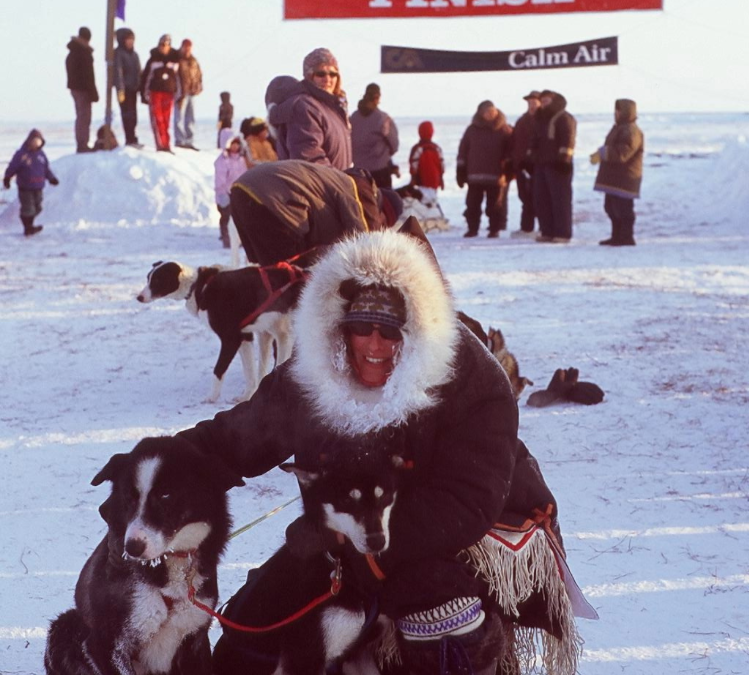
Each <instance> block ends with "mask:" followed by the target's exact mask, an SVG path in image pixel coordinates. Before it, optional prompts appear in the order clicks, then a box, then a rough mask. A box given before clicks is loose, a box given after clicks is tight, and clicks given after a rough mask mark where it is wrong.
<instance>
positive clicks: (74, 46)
mask: <svg viewBox="0 0 749 675" xmlns="http://www.w3.org/2000/svg"><path fill="white" fill-rule="evenodd" d="M90 41H91V31H90V30H89V29H88V28H86V26H81V28H79V29H78V35H77V36H73V37H71V38H70V42H68V56H67V58H66V59H65V69H66V70H67V73H68V89H70V94H71V95H72V96H73V102H74V103H75V143H76V152H90V151H91V148H90V147H89V145H88V141H89V137H90V135H91V105H92V104H93V103H96V102H97V101H98V100H99V92H98V91H97V90H96V81H95V79H94V56H93V52H94V49H93V47H91V45H90V44H89V42H90Z"/></svg>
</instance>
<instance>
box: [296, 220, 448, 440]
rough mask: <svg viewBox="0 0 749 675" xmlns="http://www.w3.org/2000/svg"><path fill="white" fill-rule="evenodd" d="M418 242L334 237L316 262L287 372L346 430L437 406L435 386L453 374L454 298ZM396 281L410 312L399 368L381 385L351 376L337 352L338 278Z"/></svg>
mask: <svg viewBox="0 0 749 675" xmlns="http://www.w3.org/2000/svg"><path fill="white" fill-rule="evenodd" d="M422 246H423V245H422V244H421V243H419V242H418V241H417V240H416V239H414V238H412V237H409V236H405V235H403V234H398V233H397V232H392V231H386V232H374V233H370V234H366V235H359V236H356V237H352V238H350V239H347V240H345V241H343V242H340V243H339V244H337V245H336V246H335V247H334V248H333V249H332V250H331V251H330V252H329V253H328V254H327V255H326V256H325V257H324V258H323V259H322V260H321V261H320V262H319V263H318V264H317V265H315V267H314V268H313V271H312V276H311V278H310V280H309V281H308V282H307V285H306V286H305V288H304V291H303V293H302V297H301V300H300V303H299V308H298V310H297V312H296V315H295V317H294V324H295V325H294V333H295V335H298V336H299V339H298V340H297V342H296V345H295V349H296V357H295V359H294V360H293V362H292V374H293V377H294V379H295V380H296V381H297V382H298V383H299V385H300V386H301V388H302V390H303V391H304V393H305V395H306V397H307V398H308V399H309V401H310V402H311V403H312V405H313V408H314V410H315V412H316V413H317V415H318V416H319V417H320V418H321V420H322V421H323V422H324V423H325V424H327V425H328V426H330V427H331V428H333V429H334V430H336V431H337V432H338V433H341V434H345V435H351V436H354V435H359V434H364V433H368V432H370V431H373V430H376V429H381V428H384V427H387V426H390V425H398V424H402V423H403V422H405V421H406V419H407V418H408V417H409V416H410V415H412V414H414V413H417V412H419V411H422V410H425V409H428V408H430V407H432V406H433V405H435V403H436V402H437V401H436V400H435V388H436V387H438V386H440V385H442V384H444V383H445V382H447V381H448V380H449V379H450V377H451V374H452V361H453V358H454V355H455V351H456V345H457V340H458V329H457V325H456V322H455V313H454V309H453V303H452V298H451V297H450V294H449V292H448V291H447V288H446V286H445V282H444V280H443V279H442V276H441V274H440V272H439V270H438V268H437V266H436V264H435V263H434V261H433V260H432V258H431V257H430V255H429V253H428V252H426V251H424V250H423V248H422ZM347 279H354V280H356V281H357V282H358V283H359V284H360V285H362V286H367V285H371V284H382V285H385V286H389V287H394V288H397V289H398V290H400V291H401V293H402V295H403V296H404V298H405V301H406V313H407V319H406V323H405V325H404V326H403V330H402V332H403V343H402V347H401V351H400V357H399V361H398V365H397V367H396V368H395V369H394V371H393V373H392V374H391V375H390V378H389V379H388V381H387V382H386V383H385V385H384V386H382V387H379V388H366V387H363V386H360V385H358V384H356V383H355V381H354V379H353V377H352V374H351V371H350V367H349V365H348V362H347V360H346V359H344V358H341V356H340V353H339V350H340V344H341V329H340V322H341V319H342V318H343V315H344V313H345V311H346V305H347V301H346V299H344V298H343V297H342V296H341V294H340V292H339V289H340V286H341V283H342V282H344V281H346V280H347Z"/></svg>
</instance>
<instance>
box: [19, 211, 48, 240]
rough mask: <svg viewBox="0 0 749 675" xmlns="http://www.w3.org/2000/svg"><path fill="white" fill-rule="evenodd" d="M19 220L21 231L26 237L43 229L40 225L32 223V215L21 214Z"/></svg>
mask: <svg viewBox="0 0 749 675" xmlns="http://www.w3.org/2000/svg"><path fill="white" fill-rule="evenodd" d="M21 222H22V223H23V233H24V235H25V236H27V237H33V236H34V235H35V234H39V232H41V231H42V230H43V229H44V228H43V227H42V226H41V225H34V216H21Z"/></svg>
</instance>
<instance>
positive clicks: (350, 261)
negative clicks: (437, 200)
mask: <svg viewBox="0 0 749 675" xmlns="http://www.w3.org/2000/svg"><path fill="white" fill-rule="evenodd" d="M352 279H353V280H355V281H356V282H357V283H358V284H359V285H361V286H366V285H369V284H373V283H385V284H387V285H388V286H390V287H394V288H397V289H399V290H400V292H401V293H402V294H403V297H404V298H405V302H406V311H407V320H406V323H405V325H404V326H403V329H402V332H403V336H404V337H403V341H402V343H401V350H400V356H399V361H398V364H397V366H396V367H395V369H394V371H393V373H392V374H391V375H390V377H389V379H388V381H387V382H386V383H385V385H384V386H383V387H381V388H376V389H372V388H366V387H363V386H361V385H359V384H357V381H356V380H355V378H354V377H353V376H352V373H351V370H350V366H349V363H348V359H347V358H346V356H345V349H346V347H345V342H344V339H343V335H342V332H341V328H340V321H341V318H342V317H343V315H344V314H345V311H346V307H347V301H346V300H345V298H344V297H343V296H342V294H341V290H340V289H341V284H343V283H344V282H347V281H349V280H352ZM295 322H296V324H295V328H296V334H297V335H300V336H302V337H301V339H299V340H297V342H296V344H295V347H294V355H293V356H292V358H291V360H290V361H287V362H286V363H285V364H283V365H282V366H280V367H279V368H277V369H276V370H275V371H274V372H273V373H271V374H270V375H268V376H267V377H266V378H265V379H264V380H263V381H262V383H261V385H260V388H259V389H258V391H257V393H256V394H255V395H254V396H253V397H252V399H250V401H248V402H246V403H241V404H239V405H238V406H236V407H235V408H233V409H232V410H229V411H226V412H222V413H219V414H218V415H216V417H215V418H214V419H213V420H210V421H206V422H201V423H200V424H198V425H197V426H196V427H194V428H192V429H189V430H187V431H184V432H182V433H181V435H182V436H184V437H186V438H187V439H188V440H190V441H191V442H192V443H194V444H195V445H197V446H198V447H199V448H201V449H202V450H203V451H205V452H210V453H215V454H217V455H219V456H221V457H222V458H223V459H224V460H225V461H226V462H227V463H228V464H229V465H230V466H231V467H233V468H234V469H235V470H237V471H239V472H240V473H241V474H242V475H244V476H257V475H260V474H262V473H265V472H266V471H268V470H270V469H271V468H273V467H275V466H276V465H278V463H279V462H282V461H284V460H286V459H287V458H289V457H290V456H292V455H293V456H295V458H296V461H298V462H300V463H302V464H304V465H306V466H310V465H311V466H314V465H315V464H316V463H317V462H319V449H318V448H319V447H320V446H321V443H322V442H323V441H324V439H325V438H330V437H340V436H346V437H353V438H357V437H363V436H368V435H373V434H379V433H383V432H387V431H388V430H390V432H391V433H398V434H401V433H402V434H405V447H406V453H407V457H406V459H408V460H411V461H412V462H413V468H412V469H411V470H410V471H407V472H406V476H405V478H404V484H403V485H402V486H401V488H400V489H399V492H398V498H397V502H396V505H395V507H394V509H393V512H392V515H391V518H390V531H391V539H390V546H389V548H388V549H387V550H386V551H385V552H384V553H383V554H381V555H379V556H378V557H377V562H378V564H379V566H380V567H381V569H382V571H383V572H384V573H385V575H386V579H385V582H384V584H383V585H382V586H381V588H380V599H381V608H382V610H383V611H384V612H385V613H387V614H388V615H390V616H392V617H395V618H397V617H400V616H403V615H405V614H407V613H409V612H413V611H419V610H424V609H427V608H430V607H434V606H436V605H439V604H441V603H443V602H446V601H448V600H450V599H452V598H455V597H458V596H475V595H480V596H482V597H484V598H486V597H487V592H486V591H487V589H486V588H485V586H484V582H483V581H482V580H481V579H478V578H477V577H476V574H475V570H473V568H471V567H470V566H469V565H468V564H467V563H466V562H465V561H464V560H462V559H460V558H459V557H457V555H458V553H459V552H460V551H461V550H463V549H465V548H466V547H468V546H471V545H472V544H475V543H476V542H477V541H479V540H480V539H481V538H482V537H483V536H484V535H485V533H486V532H487V531H488V530H489V529H490V527H491V526H492V525H493V524H494V523H495V522H497V521H498V520H499V519H500V517H501V516H502V514H503V513H505V512H508V511H517V512H521V513H526V514H527V513H529V512H530V511H531V510H532V509H533V508H534V507H538V508H541V509H544V508H545V507H546V505H548V504H550V503H551V504H553V497H551V493H550V492H549V490H548V488H547V487H546V485H545V483H544V481H543V478H542V477H541V474H540V472H539V471H538V467H537V465H536V463H535V460H533V458H532V457H531V456H530V454H529V453H528V451H527V450H526V448H525V446H524V445H523V444H522V443H520V442H519V441H518V438H517V428H518V411H517V405H516V403H515V398H514V396H513V394H512V390H511V387H510V384H509V381H508V380H507V377H506V375H505V374H504V371H502V369H501V367H500V366H499V364H498V362H497V361H496V359H494V357H493V356H492V355H491V354H490V353H489V352H488V350H487V349H486V348H485V347H484V346H483V345H482V344H481V343H480V342H479V341H478V340H477V339H476V338H475V337H474V336H473V334H472V333H470V332H469V331H468V330H467V329H465V328H464V327H463V326H462V325H461V324H459V322H458V321H457V319H456V315H455V311H454V308H453V305H452V300H451V298H450V296H449V295H448V293H447V290H446V288H445V285H444V282H443V280H442V277H441V275H440V272H439V270H438V268H437V266H436V264H435V263H434V261H433V259H431V258H430V257H429V255H428V254H427V253H426V252H425V251H424V249H423V248H422V247H421V245H420V244H419V243H418V242H417V241H415V240H414V239H412V238H410V237H408V236H406V235H403V234H398V233H396V232H393V231H386V232H376V233H372V234H368V235H364V236H360V237H356V238H352V239H348V240H346V241H343V242H341V243H339V244H337V245H336V246H335V247H334V248H333V249H332V250H331V251H330V252H329V254H328V255H326V256H325V257H324V258H323V259H322V260H321V262H319V263H318V264H317V265H316V266H315V267H314V268H313V272H312V277H311V279H310V281H308V283H307V285H306V286H305V289H304V291H303V293H302V297H301V300H300V303H299V308H298V312H297V314H296V317H295ZM554 515H555V514H554ZM346 564H347V562H346V561H345V562H344V577H345V576H346V575H347V574H351V570H349V569H348V568H346V567H345V566H346ZM351 564H352V566H353V565H355V563H354V562H353V561H351ZM364 568H365V569H364V570H361V569H358V570H357V572H356V574H359V575H370V574H371V572H369V571H368V568H367V567H366V565H364ZM347 570H348V571H347ZM349 578H351V577H350V576H349ZM372 581H373V579H372ZM487 602H489V601H487Z"/></svg>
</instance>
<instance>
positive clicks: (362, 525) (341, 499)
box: [213, 441, 406, 675]
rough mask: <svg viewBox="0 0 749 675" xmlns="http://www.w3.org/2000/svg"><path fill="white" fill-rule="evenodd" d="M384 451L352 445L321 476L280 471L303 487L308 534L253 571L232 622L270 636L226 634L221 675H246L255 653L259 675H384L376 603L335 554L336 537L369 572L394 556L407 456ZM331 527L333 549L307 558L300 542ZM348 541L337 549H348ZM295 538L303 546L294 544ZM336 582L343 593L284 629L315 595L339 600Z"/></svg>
mask: <svg viewBox="0 0 749 675" xmlns="http://www.w3.org/2000/svg"><path fill="white" fill-rule="evenodd" d="M378 443H382V441H378ZM385 443H389V447H388V446H384V445H380V447H378V448H377V449H376V450H375V451H372V450H366V449H364V450H362V446H361V445H358V447H357V444H356V443H354V445H353V446H352V441H341V442H340V445H338V449H337V450H338V451H336V452H334V453H333V454H332V455H328V454H326V455H325V458H324V460H323V462H322V465H321V467H320V468H316V469H307V468H303V467H302V466H300V465H299V464H298V463H297V464H292V463H288V464H282V465H281V468H282V469H284V470H285V471H288V472H293V473H294V474H296V477H297V480H298V481H299V486H300V490H301V493H302V500H303V504H304V513H305V520H306V521H307V524H306V528H305V529H303V530H302V531H297V533H296V534H295V535H292V534H291V528H290V529H289V530H287V540H289V542H290V543H289V545H287V546H284V547H282V548H281V549H280V550H278V551H277V552H276V553H275V554H274V555H273V556H272V557H271V558H270V560H268V562H266V563H265V564H264V565H263V566H262V567H260V568H259V569H258V570H254V571H253V572H250V575H248V582H247V584H246V585H245V586H244V587H243V588H242V589H240V591H239V592H238V593H237V594H236V595H235V596H234V597H233V598H232V599H231V600H230V601H229V602H228V604H227V605H226V607H225V608H224V610H223V615H224V617H225V618H226V619H228V620H230V621H232V622H234V623H235V624H239V625H241V626H249V627H253V628H258V627H272V629H271V630H264V631H263V632H253V633H250V632H242V631H240V630H237V629H234V628H232V627H227V626H225V627H224V635H223V636H222V638H221V640H219V642H218V644H217V645H216V648H215V649H214V654H213V656H214V667H215V670H216V672H221V673H226V672H247V666H248V661H247V657H246V656H245V655H246V654H248V653H249V654H252V659H251V664H252V672H253V673H254V674H255V675H270V674H271V673H275V674H283V675H323V673H324V672H328V671H327V669H328V668H330V667H331V666H334V665H341V664H343V666H344V672H356V673H357V674H359V675H363V674H365V673H367V674H368V673H379V670H378V669H377V667H376V665H375V662H374V658H373V651H372V648H371V641H372V640H375V641H376V640H377V637H376V636H377V635H379V634H380V632H381V631H382V625H378V623H377V622H375V617H376V613H373V612H372V609H373V608H372V606H371V604H370V602H369V601H368V600H365V599H364V598H363V596H362V595H360V592H359V591H358V590H357V589H356V585H355V584H354V583H352V582H351V578H350V576H348V568H347V561H350V560H351V558H350V557H348V558H347V557H345V556H344V562H343V567H342V568H341V567H340V565H341V558H339V557H337V556H339V555H341V552H340V551H339V550H337V548H336V547H337V546H338V544H336V536H335V534H334V533H340V535H342V536H343V537H345V538H346V539H347V540H348V542H347V543H346V551H347V553H346V556H360V558H359V560H360V561H361V564H362V565H364V566H365V567H366V566H367V564H368V563H367V561H366V560H365V556H374V555H375V554H377V553H381V552H383V551H384V550H386V549H387V548H388V545H389V541H390V539H389V537H390V531H389V519H390V514H391V511H392V509H393V507H394V504H395V501H396V493H397V486H398V484H399V482H400V481H399V476H400V475H402V470H403V469H404V468H406V463H405V462H404V460H403V458H402V454H393V451H396V452H400V449H399V448H398V449H396V448H395V447H394V443H391V442H388V441H385ZM370 447H371V446H370ZM329 451H330V448H325V449H324V450H323V452H324V453H328V452H329ZM326 529H327V530H329V531H330V538H331V542H332V548H331V549H330V551H329V552H326V553H323V552H320V551H319V549H317V550H314V552H310V553H309V554H305V553H301V554H300V552H299V550H298V542H299V540H304V541H306V540H307V539H306V537H307V536H308V535H310V534H311V533H316V532H319V531H321V530H326ZM340 535H339V539H338V540H337V541H338V542H341V541H343V538H342V537H341V536H340ZM318 536H319V535H318ZM292 538H294V539H296V540H297V546H294V545H293V544H292V543H291V542H292ZM302 546H304V544H302ZM352 547H353V548H352ZM337 574H339V576H337ZM373 578H374V577H373ZM337 582H340V589H338V590H337V594H336V595H333V596H332V597H330V598H329V599H328V600H327V601H325V602H323V603H322V604H320V605H317V606H316V607H315V608H314V609H311V610H310V611H308V612H307V613H305V614H304V615H303V616H301V617H300V618H296V619H295V620H294V621H291V622H290V623H285V620H287V619H288V618H289V617H293V616H294V615H295V613H297V612H299V611H300V610H302V609H303V608H305V607H308V606H309V604H311V603H310V601H312V600H313V596H314V597H318V598H319V597H321V596H324V595H326V594H327V593H329V592H332V590H333V588H332V585H333V584H334V583H337ZM279 589H283V592H279ZM380 623H382V620H381V621H380ZM277 624H284V625H281V626H277ZM261 663H263V665H261ZM349 668H351V669H352V670H351V671H349Z"/></svg>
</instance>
